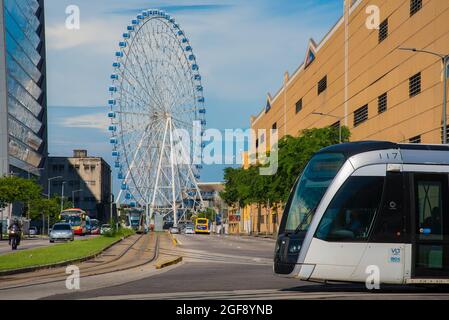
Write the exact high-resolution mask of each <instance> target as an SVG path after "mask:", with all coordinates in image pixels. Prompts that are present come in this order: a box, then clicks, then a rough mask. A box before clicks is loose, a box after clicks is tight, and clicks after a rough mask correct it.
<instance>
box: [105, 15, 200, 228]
mask: <svg viewBox="0 0 449 320" xmlns="http://www.w3.org/2000/svg"><path fill="white" fill-rule="evenodd" d="M119 47H120V50H119V51H117V52H116V53H115V56H116V61H115V62H114V63H113V67H114V73H113V74H112V75H111V80H112V85H111V86H110V87H109V92H110V95H111V98H110V100H109V101H108V104H109V107H110V111H109V113H108V117H109V118H110V119H111V125H110V126H109V130H110V132H111V138H110V143H111V145H112V156H113V157H114V158H115V165H114V166H115V168H116V169H117V171H118V179H120V180H121V181H122V182H121V190H120V192H119V194H118V196H117V198H116V203H117V205H118V204H120V203H123V201H124V202H125V203H127V204H129V205H130V206H131V207H140V208H144V209H145V216H146V219H145V221H146V226H147V227H149V225H150V222H151V221H152V219H153V218H154V214H155V213H159V214H162V215H163V216H164V217H167V216H169V217H172V218H173V222H174V225H175V226H176V225H177V224H178V219H179V218H182V217H185V216H186V214H187V213H188V212H192V213H193V212H196V211H198V210H199V209H201V208H203V207H204V205H203V199H202V196H201V192H200V189H199V188H198V184H197V180H198V179H199V177H200V176H199V170H200V169H201V168H202V167H201V165H200V164H196V162H195V161H194V159H198V155H197V154H195V151H198V150H197V149H195V146H194V142H193V141H194V140H195V139H193V134H194V132H195V125H196V124H199V129H200V135H201V136H202V135H203V133H204V128H205V125H206V120H205V114H206V108H205V104H204V102H205V101H204V96H203V86H202V84H201V76H200V74H199V67H198V64H197V62H196V57H195V55H193V53H192V47H191V46H190V43H189V40H188V39H187V38H186V36H185V34H184V31H182V30H181V28H180V26H179V24H177V23H176V22H175V19H174V18H173V17H171V16H169V15H168V14H166V13H165V12H163V11H161V10H156V9H150V10H145V11H143V12H142V13H141V14H139V15H138V16H137V18H136V19H134V20H132V22H131V25H129V26H128V27H127V32H126V33H124V34H123V40H122V41H120V42H119ZM180 132H184V133H186V134H187V139H186V137H185V136H183V135H181V134H180ZM203 147H204V145H203V144H202V143H200V148H199V152H200V155H199V159H202V148H203ZM192 150H194V152H193V153H192V152H191V151H192Z"/></svg>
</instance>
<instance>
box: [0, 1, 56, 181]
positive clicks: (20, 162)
mask: <svg viewBox="0 0 449 320" xmlns="http://www.w3.org/2000/svg"><path fill="white" fill-rule="evenodd" d="M0 5H1V6H0V8H1V13H0V16H1V17H0V31H1V34H0V36H1V39H0V159H1V163H0V174H3V175H5V174H9V173H11V172H13V173H14V174H17V175H21V176H25V177H27V176H28V177H29V176H30V175H34V176H40V175H41V173H42V171H41V170H40V168H43V167H45V165H46V163H45V158H46V157H47V114H46V103H47V101H46V75H45V27H44V1H43V0H0Z"/></svg>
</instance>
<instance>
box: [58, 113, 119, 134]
mask: <svg viewBox="0 0 449 320" xmlns="http://www.w3.org/2000/svg"><path fill="white" fill-rule="evenodd" d="M109 124H110V120H109V119H108V118H107V117H106V115H105V114H104V113H97V114H88V115H82V116H74V117H67V118H63V119H61V125H62V126H63V127H68V128H88V129H98V130H102V131H107V130H108V126H109Z"/></svg>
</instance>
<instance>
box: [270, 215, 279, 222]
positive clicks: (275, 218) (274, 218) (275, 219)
mask: <svg viewBox="0 0 449 320" xmlns="http://www.w3.org/2000/svg"><path fill="white" fill-rule="evenodd" d="M271 223H273V224H276V223H278V215H277V214H272V215H271Z"/></svg>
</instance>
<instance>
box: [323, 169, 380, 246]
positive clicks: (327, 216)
mask: <svg viewBox="0 0 449 320" xmlns="http://www.w3.org/2000/svg"><path fill="white" fill-rule="evenodd" d="M383 184H384V178H383V177H359V176H354V177H350V178H349V179H348V180H347V181H346V182H345V184H344V185H343V187H341V188H340V190H339V191H338V192H337V194H336V195H335V197H334V199H333V200H332V201H331V203H330V204H329V207H328V208H327V210H326V212H325V213H324V215H323V218H322V219H321V222H320V225H319V226H318V229H317V232H316V234H315V236H316V237H317V238H318V239H321V240H324V241H346V242H363V241H367V240H368V235H369V232H370V229H371V226H372V223H373V220H374V217H375V215H376V212H377V211H378V208H379V204H380V201H381V197H382V190H383Z"/></svg>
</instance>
